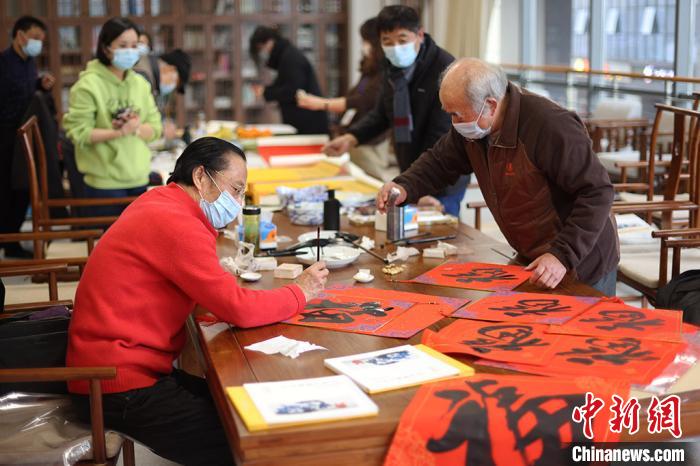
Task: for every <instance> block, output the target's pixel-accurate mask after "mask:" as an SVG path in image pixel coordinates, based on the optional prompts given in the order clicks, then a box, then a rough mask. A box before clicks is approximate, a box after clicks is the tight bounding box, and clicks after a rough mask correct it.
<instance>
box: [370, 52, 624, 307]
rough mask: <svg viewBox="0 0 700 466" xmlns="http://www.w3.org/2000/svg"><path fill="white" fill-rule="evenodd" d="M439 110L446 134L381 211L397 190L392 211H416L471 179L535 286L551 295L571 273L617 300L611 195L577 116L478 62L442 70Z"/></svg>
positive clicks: (382, 200)
mask: <svg viewBox="0 0 700 466" xmlns="http://www.w3.org/2000/svg"><path fill="white" fill-rule="evenodd" d="M440 101H441V103H442V107H443V109H444V110H445V111H446V112H447V113H449V114H450V115H451V117H452V129H450V131H449V132H448V133H447V134H445V135H444V136H443V137H442V138H441V139H440V140H438V142H437V143H435V145H434V146H433V147H432V148H430V149H429V150H427V151H425V152H424V153H423V154H422V155H421V156H420V158H419V159H418V160H416V162H414V163H413V165H411V167H410V168H409V169H408V170H407V171H405V172H404V173H402V174H401V175H400V176H398V177H397V178H395V179H394V181H392V182H389V183H387V184H385V185H384V186H383V187H382V189H381V191H380V192H379V194H378V196H377V206H378V207H379V209H380V210H383V209H385V204H386V202H387V199H388V194H389V191H390V190H391V189H392V188H394V187H396V188H398V189H399V191H400V192H401V194H400V196H399V198H398V201H397V202H399V203H403V202H415V200H416V199H418V198H420V196H422V195H423V194H424V193H426V192H431V191H434V190H436V189H440V188H441V187H443V186H445V185H448V184H450V183H453V182H454V180H455V179H457V177H458V176H460V175H462V174H469V173H472V172H473V173H474V174H475V175H476V177H477V179H478V181H479V187H480V188H481V191H482V193H483V195H484V199H485V201H486V204H487V205H488V207H489V209H490V210H491V212H492V213H493V216H494V218H495V220H496V222H497V223H498V226H499V228H500V229H501V231H502V232H503V234H504V236H505V237H506V239H507V240H508V242H509V243H510V245H511V246H512V247H513V248H514V249H515V250H516V251H517V252H518V254H519V256H520V258H521V259H522V260H524V261H527V262H528V263H529V264H528V266H527V269H528V270H531V271H532V275H531V277H530V282H531V283H533V284H535V285H537V286H540V287H544V288H555V287H556V286H557V285H559V283H560V282H561V280H562V279H563V278H564V276H565V275H566V273H567V272H569V273H571V275H572V276H573V277H575V278H578V279H579V280H581V281H583V282H585V283H588V284H589V285H591V286H593V287H594V288H596V289H598V290H600V291H602V292H603V293H605V294H607V295H614V294H615V281H616V269H617V263H618V261H619V250H618V242H617V236H616V235H617V232H616V230H615V227H614V223H613V220H612V218H611V216H610V207H611V205H612V201H613V197H614V192H613V187H612V184H611V183H610V179H609V177H608V174H607V172H606V171H605V169H604V168H603V166H602V165H601V164H600V162H599V161H598V159H597V157H596V156H595V154H594V153H593V151H592V149H591V142H590V139H589V137H588V134H587V133H586V130H585V128H584V126H583V124H582V123H581V120H580V119H579V117H578V116H577V115H576V114H575V113H573V112H570V111H568V110H566V109H564V108H562V107H560V106H559V105H557V104H556V103H554V102H552V101H550V100H548V99H546V98H544V97H541V96H538V95H536V94H533V93H530V92H527V91H526V90H523V89H520V88H519V87H518V86H516V85H515V84H513V83H511V82H509V81H508V79H507V77H506V75H505V73H504V72H503V70H501V69H500V68H499V67H497V66H493V65H490V64H488V63H486V62H484V61H482V60H479V59H475V58H463V59H460V60H458V61H456V62H454V63H453V64H452V65H450V66H449V67H448V68H447V69H446V70H445V72H444V74H443V77H442V82H441V85H440Z"/></svg>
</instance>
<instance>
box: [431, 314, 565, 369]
mask: <svg viewBox="0 0 700 466" xmlns="http://www.w3.org/2000/svg"><path fill="white" fill-rule="evenodd" d="M546 329H547V326H546V325H537V324H521V323H511V322H483V321H479V320H458V321H456V322H453V323H452V324H450V325H448V326H447V327H445V328H443V329H442V330H440V331H439V332H437V333H435V332H433V331H431V330H426V331H425V332H423V340H422V343H423V344H424V345H427V346H430V347H431V348H434V349H436V350H438V351H441V352H443V353H465V354H471V355H474V356H480V357H482V358H487V359H493V360H495V361H514V362H527V363H528V364H538V365H543V364H547V363H548V362H549V361H550V360H551V358H552V356H553V354H554V348H555V347H556V344H557V342H558V340H559V339H560V338H561V336H560V335H551V334H547V333H545V330H546Z"/></svg>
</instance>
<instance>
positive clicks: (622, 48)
mask: <svg viewBox="0 0 700 466" xmlns="http://www.w3.org/2000/svg"><path fill="white" fill-rule="evenodd" d="M605 10H606V18H605V26H604V28H603V29H604V30H603V32H604V34H605V38H604V40H605V56H604V57H603V63H604V68H605V69H607V70H610V71H618V72H624V73H640V74H644V75H647V76H664V77H665V76H673V74H674V71H673V70H674V53H675V47H674V44H675V35H676V0H606V8H605ZM619 84H620V87H633V88H634V87H643V88H644V89H645V90H650V89H653V90H659V91H663V87H664V84H663V82H661V81H654V82H649V80H629V79H627V80H620V83H619Z"/></svg>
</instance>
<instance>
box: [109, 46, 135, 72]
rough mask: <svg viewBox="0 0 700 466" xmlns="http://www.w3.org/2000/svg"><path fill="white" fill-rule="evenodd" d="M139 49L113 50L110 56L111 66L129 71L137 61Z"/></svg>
mask: <svg viewBox="0 0 700 466" xmlns="http://www.w3.org/2000/svg"><path fill="white" fill-rule="evenodd" d="M139 58H141V57H140V55H139V49H136V48H133V49H132V48H123V49H115V50H114V55H113V56H112V65H114V67H115V68H117V69H120V70H122V71H126V70H130V69H131V68H133V67H134V65H135V64H136V63H137V62H138V61H139Z"/></svg>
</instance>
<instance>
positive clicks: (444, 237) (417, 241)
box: [406, 235, 457, 244]
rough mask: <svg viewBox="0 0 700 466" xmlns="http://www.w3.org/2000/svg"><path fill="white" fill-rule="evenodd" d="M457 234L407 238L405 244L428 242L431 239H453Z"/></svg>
mask: <svg viewBox="0 0 700 466" xmlns="http://www.w3.org/2000/svg"><path fill="white" fill-rule="evenodd" d="M456 237H457V235H445V236H431V237H430V238H418V239H407V240H406V244H418V243H429V242H431V241H441V240H444V239H455V238H456Z"/></svg>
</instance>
